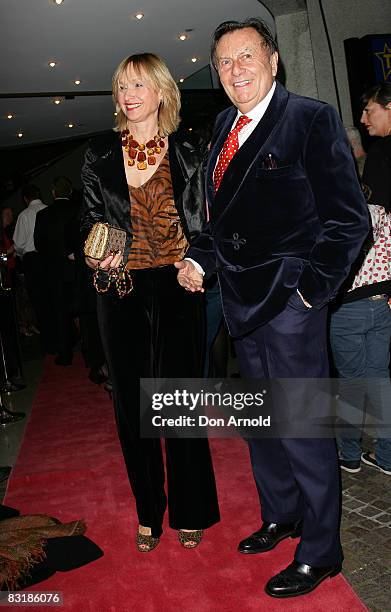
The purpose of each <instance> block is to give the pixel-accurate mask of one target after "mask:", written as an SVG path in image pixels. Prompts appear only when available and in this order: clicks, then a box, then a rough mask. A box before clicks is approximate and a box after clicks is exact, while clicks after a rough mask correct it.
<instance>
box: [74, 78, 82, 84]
mask: <svg viewBox="0 0 391 612" xmlns="http://www.w3.org/2000/svg"><path fill="white" fill-rule="evenodd" d="M73 82H74V84H75V85H80V83H81V81H80V79H76V80H75V81H73Z"/></svg>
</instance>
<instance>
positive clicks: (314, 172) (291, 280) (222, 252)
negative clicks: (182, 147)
mask: <svg viewBox="0 0 391 612" xmlns="http://www.w3.org/2000/svg"><path fill="white" fill-rule="evenodd" d="M236 112H237V110H236V108H235V107H231V108H229V109H227V110H225V111H223V112H222V113H220V115H219V116H218V117H217V120H216V124H215V129H214V135H213V137H212V142H211V147H210V156H209V162H208V167H207V175H206V180H207V185H206V191H207V200H208V205H209V210H210V221H209V223H208V225H207V226H206V228H205V229H204V231H203V233H202V234H201V235H200V236H199V237H198V238H197V240H196V241H195V243H194V244H193V246H192V247H191V248H190V249H189V252H188V254H187V255H188V257H191V258H193V259H194V260H196V261H198V262H199V263H200V264H201V266H202V267H203V268H204V270H205V271H206V273H207V275H209V274H210V273H212V272H213V271H214V270H217V272H218V276H219V282H220V287H221V293H222V298H223V308H224V314H225V318H226V320H227V324H228V327H229V330H230V333H231V334H232V335H233V336H235V337H238V336H241V335H243V334H245V333H247V332H249V331H251V330H253V329H255V328H256V327H257V326H259V325H262V324H264V323H266V322H267V321H269V320H270V319H272V318H273V317H274V316H276V315H277V314H278V313H279V312H281V311H282V310H283V309H284V307H285V305H286V303H287V301H288V299H289V297H290V295H291V294H292V292H293V291H296V289H297V288H298V289H299V291H300V292H301V293H302V295H303V296H304V297H305V299H306V300H308V302H310V304H312V306H314V307H315V308H321V307H322V306H324V305H325V304H327V302H329V301H330V300H331V299H332V298H333V297H334V296H335V295H336V293H337V290H338V288H339V286H340V285H341V283H342V281H343V280H344V278H345V277H346V276H347V274H348V272H349V269H350V266H351V264H352V262H353V261H354V260H355V258H356V257H357V255H358V253H359V250H360V247H361V244H362V242H363V241H364V239H365V237H366V235H367V233H368V229H369V226H368V213H367V207H366V203H365V200H364V197H363V194H362V192H361V189H360V186H359V184H358V181H357V176H356V171H355V167H354V162H353V159H352V154H351V150H350V147H349V144H348V141H347V138H346V135H345V130H344V128H343V126H342V124H341V122H340V120H339V118H338V116H337V113H336V112H335V110H334V109H333V108H332V107H331V106H329V105H328V104H325V103H322V102H319V101H317V100H312V99H310V98H304V97H301V96H297V95H295V94H292V93H290V92H288V91H287V90H286V89H285V88H284V87H283V86H282V85H280V84H279V83H277V87H276V90H275V92H274V95H273V98H272V100H271V102H270V104H269V106H268V108H267V110H266V113H265V115H264V116H263V118H262V120H261V121H260V122H259V124H258V126H257V127H256V129H255V130H254V131H253V133H252V134H251V136H250V137H249V138H248V139H247V141H246V142H245V143H244V144H243V146H241V147H240V149H239V151H238V152H237V154H236V155H235V157H234V158H233V160H232V161H231V163H230V165H229V166H228V169H227V170H226V172H225V174H224V177H223V180H222V182H221V185H220V188H219V190H218V192H217V194H215V192H214V188H213V171H214V167H215V164H216V160H217V157H218V155H219V153H220V150H221V148H222V145H223V143H224V140H225V139H226V137H227V134H228V133H229V131H230V128H231V126H232V123H233V121H234V118H235V116H236ZM269 156H271V157H272V159H273V161H274V164H273V165H274V166H276V167H274V168H271V169H268V165H270V164H268V157H269Z"/></svg>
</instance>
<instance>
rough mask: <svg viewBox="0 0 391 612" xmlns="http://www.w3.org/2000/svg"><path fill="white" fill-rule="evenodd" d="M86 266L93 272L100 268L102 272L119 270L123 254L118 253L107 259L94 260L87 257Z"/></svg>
mask: <svg viewBox="0 0 391 612" xmlns="http://www.w3.org/2000/svg"><path fill="white" fill-rule="evenodd" d="M85 260H86V264H87V266H88V267H89V268H92V269H93V270H97V268H100V269H101V270H106V271H107V272H108V271H109V270H110V268H118V267H119V266H120V264H121V262H122V254H121V253H116V254H114V255H109V256H108V257H106V259H102V261H101V260H100V259H93V258H92V257H86V258H85Z"/></svg>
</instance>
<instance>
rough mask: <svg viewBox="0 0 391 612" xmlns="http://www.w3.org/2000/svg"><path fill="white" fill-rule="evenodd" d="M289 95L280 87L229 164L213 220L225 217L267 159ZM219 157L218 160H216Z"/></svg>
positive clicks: (218, 192) (278, 86) (278, 85)
mask: <svg viewBox="0 0 391 612" xmlns="http://www.w3.org/2000/svg"><path fill="white" fill-rule="evenodd" d="M288 97H289V94H288V92H287V90H286V89H285V88H284V87H283V86H282V85H280V84H279V83H277V86H276V90H275V92H274V95H273V97H272V99H271V101H270V104H269V106H268V107H267V109H266V112H265V114H264V116H263V117H262V119H261V121H260V122H259V124H258V125H257V127H256V128H255V130H254V131H253V132H252V134H251V135H250V136H249V138H248V139H247V140H246V142H245V143H244V144H243V145H242V146H241V147H240V149H239V151H238V152H237V153H236V155H235V156H234V158H233V160H232V161H231V163H230V164H229V166H228V168H227V170H226V171H225V174H224V176H223V180H222V181H221V185H220V188H219V190H218V191H217V193H216V194H215V197H214V205H215V209H214V210H213V216H215V215H217V216H218V217H219V220H220V217H221V216H223V215H224V214H225V212H226V210H227V209H228V207H229V205H230V203H231V202H232V200H233V199H234V198H235V196H236V193H237V192H238V190H239V188H240V187H241V185H242V183H243V181H245V180H246V178H247V176H248V174H249V172H250V171H251V168H252V167H253V165H254V164H255V163H256V162H257V161H258V160H259V159H262V158H263V157H265V156H266V155H267V153H268V152H269V151H268V148H269V147H270V143H271V141H272V139H273V134H274V133H275V131H276V130H277V128H278V126H279V124H280V123H281V121H282V120H283V117H284V113H285V109H286V105H287V102H288ZM216 157H217V156H216Z"/></svg>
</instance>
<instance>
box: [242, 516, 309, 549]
mask: <svg viewBox="0 0 391 612" xmlns="http://www.w3.org/2000/svg"><path fill="white" fill-rule="evenodd" d="M300 534H301V524H300V523H283V524H281V525H279V524H277V523H267V522H266V521H265V522H264V523H263V525H262V527H261V528H260V529H259V530H258V531H256V532H255V533H253V534H252V535H250V536H249V537H248V538H246V539H245V540H242V541H241V542H240V543H239V546H238V551H239V552H241V553H244V554H248V555H255V554H256V553H263V552H266V551H268V550H272V548H274V547H275V546H277V544H278V543H279V542H281V540H285V538H289V537H291V538H299V537H300Z"/></svg>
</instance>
